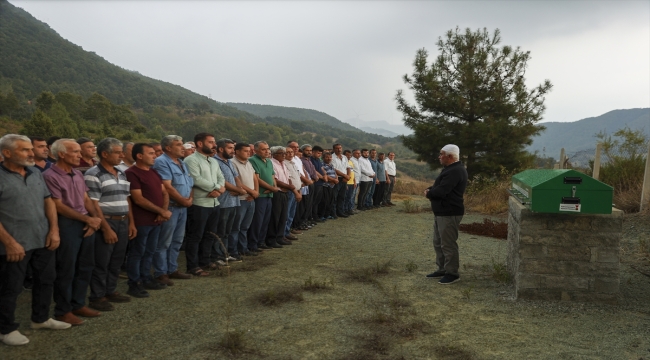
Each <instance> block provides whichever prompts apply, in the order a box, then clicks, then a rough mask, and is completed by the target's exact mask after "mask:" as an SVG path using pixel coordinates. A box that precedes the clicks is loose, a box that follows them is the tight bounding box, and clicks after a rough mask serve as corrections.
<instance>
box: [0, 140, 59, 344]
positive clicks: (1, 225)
mask: <svg viewBox="0 0 650 360" xmlns="http://www.w3.org/2000/svg"><path fill="white" fill-rule="evenodd" d="M0 153H2V157H3V158H4V161H3V162H2V163H0V304H1V306H0V340H1V341H2V342H4V343H5V344H7V345H24V344H27V343H28V342H29V339H28V338H27V337H26V336H25V335H23V334H21V333H20V331H18V325H19V324H18V323H16V322H15V315H14V313H15V311H16V301H17V299H18V295H19V294H20V293H21V291H22V285H23V280H24V277H25V271H26V269H27V264H28V263H30V262H31V264H32V266H33V270H34V272H33V274H34V285H33V288H32V314H31V320H32V324H31V327H32V329H41V328H42V329H46V328H47V329H67V328H69V327H70V324H67V323H65V322H61V321H56V320H53V319H51V318H50V316H49V313H50V301H51V299H52V291H53V282H54V277H55V270H54V268H55V264H54V263H55V253H54V250H56V249H57V247H58V246H59V243H60V241H59V240H60V239H59V228H58V222H57V217H56V205H54V202H53V201H52V199H51V197H50V192H49V190H48V189H47V187H46V186H45V181H44V180H43V177H42V175H41V173H40V172H39V171H34V170H33V168H31V166H33V165H34V160H33V152H32V145H31V141H30V139H29V138H27V137H25V136H22V135H14V134H7V135H5V136H3V137H2V138H0Z"/></svg>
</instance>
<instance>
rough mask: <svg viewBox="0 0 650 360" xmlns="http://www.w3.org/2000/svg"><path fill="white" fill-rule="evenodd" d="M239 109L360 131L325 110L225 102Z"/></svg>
mask: <svg viewBox="0 0 650 360" xmlns="http://www.w3.org/2000/svg"><path fill="white" fill-rule="evenodd" d="M225 104H226V105H230V106H232V107H235V108H237V109H239V110H243V111H246V112H249V113H251V114H254V115H257V116H259V117H262V118H265V117H272V118H285V119H289V120H312V121H315V122H319V123H323V124H327V125H329V126H331V127H334V128H337V129H341V130H347V131H360V130H359V129H357V128H355V127H354V126H352V125H350V124H347V123H344V122H343V121H341V120H339V119H337V118H335V117H333V116H330V115H328V114H326V113H324V112H321V111H317V110H311V109H301V108H296V107H287V106H276V105H259V104H248V103H225Z"/></svg>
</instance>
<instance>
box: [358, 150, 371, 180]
mask: <svg viewBox="0 0 650 360" xmlns="http://www.w3.org/2000/svg"><path fill="white" fill-rule="evenodd" d="M359 172H360V173H361V177H360V178H359V181H372V180H373V178H372V177H371V176H373V175H375V171H374V170H372V165H371V164H370V160H368V158H366V157H363V156H362V157H360V158H359Z"/></svg>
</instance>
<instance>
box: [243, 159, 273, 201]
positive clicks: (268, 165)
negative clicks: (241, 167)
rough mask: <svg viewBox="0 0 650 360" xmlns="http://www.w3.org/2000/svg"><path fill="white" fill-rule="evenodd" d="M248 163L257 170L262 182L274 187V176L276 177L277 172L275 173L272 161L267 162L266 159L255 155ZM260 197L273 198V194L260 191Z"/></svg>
mask: <svg viewBox="0 0 650 360" xmlns="http://www.w3.org/2000/svg"><path fill="white" fill-rule="evenodd" d="M248 162H250V163H251V165H253V169H255V173H256V174H258V175H259V176H260V180H262V181H264V182H265V183H267V184H269V185H273V176H274V175H275V171H273V163H272V162H271V160H269V159H266V161H264V159H262V158H261V157H260V156H259V155H257V154H255V155H253V156H251V157H250V158H249V159H248ZM260 197H269V198H272V197H273V193H268V194H264V191H263V190H262V189H260Z"/></svg>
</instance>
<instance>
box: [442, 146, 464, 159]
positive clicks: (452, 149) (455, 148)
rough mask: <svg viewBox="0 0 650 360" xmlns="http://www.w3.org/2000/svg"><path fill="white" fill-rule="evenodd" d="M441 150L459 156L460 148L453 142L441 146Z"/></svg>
mask: <svg viewBox="0 0 650 360" xmlns="http://www.w3.org/2000/svg"><path fill="white" fill-rule="evenodd" d="M441 151H444V152H445V153H447V154H455V155H456V156H460V149H459V148H458V146H456V145H454V144H447V145H445V146H443V147H442V149H441Z"/></svg>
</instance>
